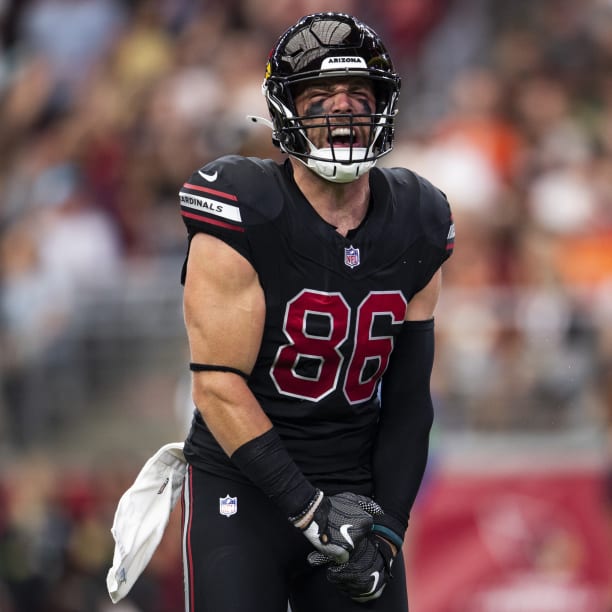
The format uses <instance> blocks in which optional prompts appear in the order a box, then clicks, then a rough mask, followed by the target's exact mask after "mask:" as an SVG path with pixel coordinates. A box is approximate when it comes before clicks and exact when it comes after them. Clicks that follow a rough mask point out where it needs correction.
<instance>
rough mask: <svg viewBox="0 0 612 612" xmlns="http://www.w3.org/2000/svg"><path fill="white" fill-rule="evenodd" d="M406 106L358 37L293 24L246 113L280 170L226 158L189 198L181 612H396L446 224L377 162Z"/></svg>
mask: <svg viewBox="0 0 612 612" xmlns="http://www.w3.org/2000/svg"><path fill="white" fill-rule="evenodd" d="M399 91H400V78H399V76H398V74H397V73H396V71H395V69H394V67H393V63H392V61H391V58H390V57H389V54H388V52H387V50H386V48H385V46H384V45H383V42H382V41H381V39H380V38H379V36H378V35H377V34H376V33H375V32H374V31H373V30H372V29H371V28H370V27H368V26H367V25H365V24H364V23H362V22H360V21H359V20H357V19H355V18H354V17H352V16H349V15H345V14H339V13H319V14H314V15H309V16H306V17H304V18H302V19H301V20H300V21H299V22H298V23H297V24H295V25H294V26H292V27H291V28H289V29H288V30H287V31H286V32H285V33H284V34H283V35H282V36H281V37H280V39H279V40H278V42H277V43H276V45H275V46H274V48H273V49H272V51H271V53H270V56H269V58H268V62H267V67H266V72H265V78H264V83H263V92H264V95H265V97H266V100H267V105H268V108H269V112H270V120H269V121H268V120H265V119H257V118H256V119H255V120H256V121H264V122H268V123H269V125H270V126H271V128H272V139H273V142H274V143H275V144H276V146H278V147H279V148H280V150H281V151H283V152H284V153H286V154H287V158H286V160H285V161H284V163H281V164H279V163H277V162H275V161H272V160H263V159H259V158H245V157H240V156H227V157H222V158H220V159H217V160H215V161H212V162H211V163H208V164H206V165H205V166H204V167H202V168H200V169H198V170H196V171H195V172H194V173H193V175H192V176H191V177H190V178H189V179H188V180H187V181H186V182H185V184H184V185H183V187H182V189H181V191H180V208H181V214H182V217H183V219H184V222H185V225H186V228H187V233H188V254H187V258H186V261H185V265H184V268H183V275H182V281H183V283H184V316H185V325H186V329H187V335H188V339H189V345H190V352H191V363H190V369H191V370H192V372H193V380H192V385H193V389H192V391H193V399H194V402H195V405H196V406H197V410H196V411H195V415H194V419H193V423H192V427H191V431H190V433H189V435H188V438H187V440H186V442H185V447H184V452H185V456H186V458H187V461H188V464H189V467H188V470H187V476H186V480H185V487H184V500H183V501H184V524H183V551H184V572H185V584H186V595H185V597H186V609H187V610H189V611H190V612H218V611H219V610H222V609H225V610H232V612H246V611H247V610H248V611H254V610H261V611H266V612H285V611H286V608H287V602H288V601H289V603H290V605H291V609H292V611H293V612H310V611H312V610H317V611H318V612H325V611H330V612H331V611H333V612H344V611H346V612H348V611H352V610H361V609H364V608H367V609H368V610H384V611H385V612H400V611H404V612H405V611H406V610H407V609H408V603H407V594H406V584H405V574H404V565H403V558H402V554H401V549H402V543H403V540H404V534H405V531H406V528H407V525H408V518H409V514H410V510H411V507H412V504H413V502H414V499H415V496H416V494H417V491H418V489H419V486H420V483H421V479H422V476H423V471H424V469H425V465H426V461H427V453H428V439H429V432H430V428H431V425H432V419H433V410H432V401H431V394H430V374H431V370H432V364H433V355H434V322H433V316H434V308H435V306H436V301H437V299H438V294H439V291H440V284H441V271H440V270H441V265H442V263H443V262H444V261H445V260H446V259H447V258H448V257H449V255H450V254H451V252H452V248H453V239H454V229H453V225H452V219H451V212H450V208H449V205H448V203H447V201H446V198H445V196H444V195H443V194H442V193H441V192H440V191H439V190H438V189H437V188H436V187H434V186H433V185H432V184H431V183H429V182H428V181H427V180H426V179H424V178H422V177H420V176H418V175H417V174H415V173H414V172H412V171H410V170H408V169H404V168H393V169H384V168H377V167H376V162H377V160H378V159H379V158H380V157H382V156H383V155H385V154H386V153H388V152H389V151H390V150H391V148H392V146H393V134H394V122H395V118H396V111H397V103H398V95H399ZM364 602H368V603H367V604H366V605H364Z"/></svg>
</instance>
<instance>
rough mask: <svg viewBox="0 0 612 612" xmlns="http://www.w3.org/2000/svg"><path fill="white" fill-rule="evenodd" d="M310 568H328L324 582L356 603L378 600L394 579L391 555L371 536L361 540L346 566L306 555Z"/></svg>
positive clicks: (389, 547) (377, 538)
mask: <svg viewBox="0 0 612 612" xmlns="http://www.w3.org/2000/svg"><path fill="white" fill-rule="evenodd" d="M308 562H309V563H310V565H312V566H314V567H316V566H320V565H327V570H326V574H327V579H328V580H329V581H330V582H331V583H333V584H335V585H336V586H337V587H338V588H339V589H340V590H341V591H343V592H344V593H346V594H347V595H348V596H349V597H350V598H351V599H353V600H355V601H358V602H366V601H371V600H373V599H378V598H379V597H380V596H381V595H382V592H383V591H384V589H385V587H386V586H387V584H388V582H389V580H390V579H391V578H392V577H393V576H392V574H391V566H392V565H393V552H392V551H391V546H390V545H389V544H388V543H387V542H386V541H385V540H383V539H382V538H379V537H378V536H376V535H374V534H370V535H369V536H368V537H367V538H366V539H365V540H362V541H361V542H360V543H359V544H358V546H357V547H356V548H355V551H354V552H353V554H352V555H351V557H350V559H349V561H348V562H347V563H343V564H341V565H336V564H334V563H333V560H332V559H330V558H329V557H326V556H325V555H323V554H321V553H319V552H313V553H310V554H309V555H308Z"/></svg>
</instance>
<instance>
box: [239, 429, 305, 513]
mask: <svg viewBox="0 0 612 612" xmlns="http://www.w3.org/2000/svg"><path fill="white" fill-rule="evenodd" d="M231 459H232V461H233V462H234V463H235V464H236V465H237V466H238V468H240V471H241V472H242V473H243V474H245V475H246V476H248V477H249V479H250V480H251V481H252V482H253V483H254V484H255V485H257V486H258V487H259V488H260V489H261V490H262V491H263V492H264V493H265V494H266V495H267V496H268V497H270V499H272V501H274V502H275V504H276V505H277V506H278V507H279V508H280V509H281V510H282V512H283V513H284V514H285V515H286V516H287V517H288V518H289V517H296V516H300V515H301V514H302V513H303V512H304V510H305V509H306V508H308V507H309V506H310V504H311V503H312V502H313V500H314V499H315V498H316V497H317V489H315V487H313V486H312V484H310V482H308V480H307V479H306V477H305V476H304V474H302V472H301V471H300V469H299V468H298V466H297V465H296V464H295V462H294V461H293V459H292V458H291V456H290V455H289V453H288V452H287V449H286V448H285V446H284V445H283V443H282V441H281V439H280V437H279V435H278V434H277V433H276V431H275V430H274V429H269V430H268V431H267V432H266V433H264V434H261V435H260V436H258V437H257V438H253V440H249V442H246V443H245V444H243V445H242V446H240V447H239V448H237V449H236V450H235V451H234V453H233V454H232V456H231Z"/></svg>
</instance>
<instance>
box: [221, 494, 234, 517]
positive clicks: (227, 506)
mask: <svg viewBox="0 0 612 612" xmlns="http://www.w3.org/2000/svg"><path fill="white" fill-rule="evenodd" d="M236 512H238V498H237V497H230V496H229V495H226V496H225V497H220V498H219V514H222V515H223V516H227V517H228V518H229V517H230V516H232V514H236Z"/></svg>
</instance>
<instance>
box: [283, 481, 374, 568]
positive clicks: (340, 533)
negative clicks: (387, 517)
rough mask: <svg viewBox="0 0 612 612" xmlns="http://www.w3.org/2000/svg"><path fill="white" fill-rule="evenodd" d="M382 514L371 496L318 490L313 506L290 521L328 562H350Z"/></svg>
mask: <svg viewBox="0 0 612 612" xmlns="http://www.w3.org/2000/svg"><path fill="white" fill-rule="evenodd" d="M382 513H383V511H382V509H381V508H380V506H379V505H378V504H377V503H376V502H374V501H372V500H371V499H370V498H369V497H365V496H363V495H357V494H355V493H339V494H338V495H332V496H327V495H324V494H323V492H322V491H319V490H318V491H317V495H316V497H315V499H314V500H313V501H312V502H311V504H310V505H309V507H308V508H307V509H306V510H305V511H304V512H303V513H302V514H301V515H300V516H299V517H293V518H291V519H290V520H291V522H292V523H293V524H294V525H295V526H296V527H297V528H298V529H301V530H302V532H303V533H304V535H305V536H306V538H307V539H308V540H309V541H310V542H311V544H312V545H313V546H314V547H315V548H316V549H317V550H318V551H319V553H322V554H323V555H324V556H325V558H326V559H327V561H328V562H329V561H331V562H333V563H346V562H347V561H348V560H349V554H350V553H351V552H352V551H353V550H355V547H356V546H357V545H358V544H359V542H361V541H362V540H363V538H365V537H366V536H367V535H368V534H369V533H370V531H371V529H372V522H373V518H372V517H373V516H374V515H379V514H382Z"/></svg>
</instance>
